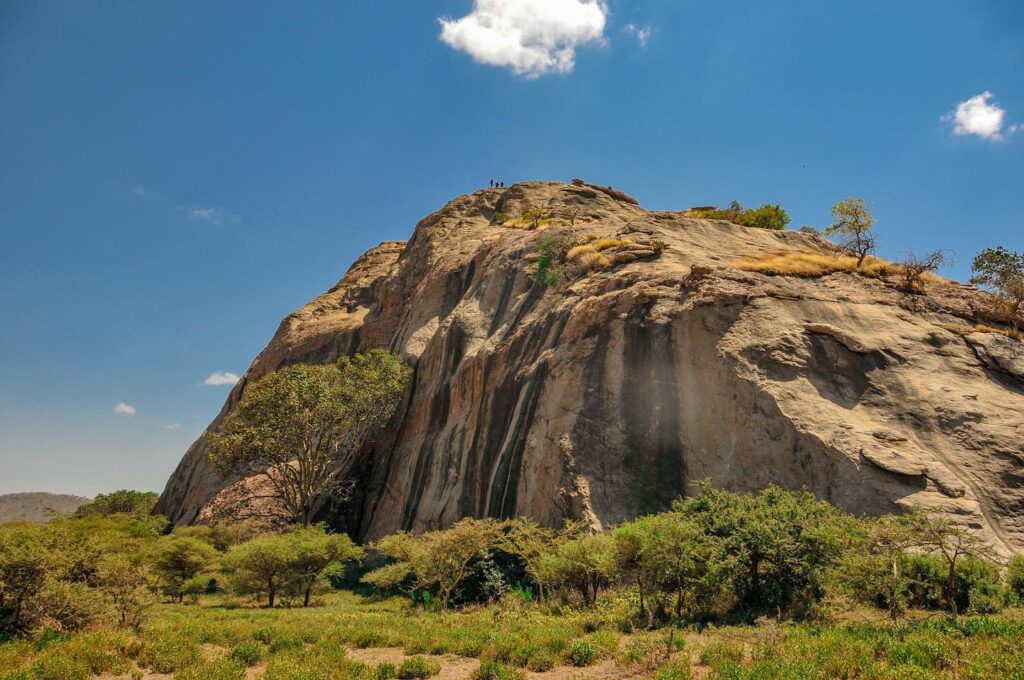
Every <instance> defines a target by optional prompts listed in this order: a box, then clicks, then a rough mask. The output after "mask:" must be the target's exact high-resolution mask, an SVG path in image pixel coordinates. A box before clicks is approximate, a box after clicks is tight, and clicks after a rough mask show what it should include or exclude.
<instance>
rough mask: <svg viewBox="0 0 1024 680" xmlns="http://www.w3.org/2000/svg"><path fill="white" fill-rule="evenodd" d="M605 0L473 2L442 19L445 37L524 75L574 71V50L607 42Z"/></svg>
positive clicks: (490, 62) (455, 45)
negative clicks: (466, 11)
mask: <svg viewBox="0 0 1024 680" xmlns="http://www.w3.org/2000/svg"><path fill="white" fill-rule="evenodd" d="M607 16H608V10H607V8H606V7H605V4H604V2H603V0H474V2H473V9H472V11H470V13H469V14H467V15H466V16H464V17H462V18H461V19H439V21H440V22H441V41H442V42H444V43H445V44H447V45H448V46H450V47H451V48H453V49H456V50H461V51H463V52H465V53H467V54H469V55H470V56H471V57H473V59H474V60H475V61H476V62H478V63H481V64H487V65H490V66H502V67H505V68H510V69H512V72H513V73H515V74H516V75H519V76H524V77H526V78H536V77H538V76H542V75H544V74H545V73H571V72H572V69H573V67H574V66H575V62H576V48H578V47H582V46H584V45H589V44H603V43H604V42H605V39H604V27H605V22H606V21H607Z"/></svg>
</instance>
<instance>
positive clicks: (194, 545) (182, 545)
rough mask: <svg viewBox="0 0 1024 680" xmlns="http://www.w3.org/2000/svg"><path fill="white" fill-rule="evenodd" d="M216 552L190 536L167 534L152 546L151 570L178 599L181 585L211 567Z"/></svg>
mask: <svg viewBox="0 0 1024 680" xmlns="http://www.w3.org/2000/svg"><path fill="white" fill-rule="evenodd" d="M218 556H219V553H218V552H217V551H216V550H215V549H214V548H213V547H212V546H210V545H209V544H208V543H206V542H204V541H201V540H199V539H198V538H194V537H191V536H173V535H172V536H168V537H167V538H164V539H161V540H160V541H159V542H158V543H157V544H156V545H155V546H154V547H153V556H152V569H153V573H154V575H155V576H156V577H157V578H158V579H159V581H160V583H161V585H163V587H164V591H165V592H166V593H167V594H168V595H170V596H171V597H174V598H177V599H178V601H179V602H181V601H183V600H184V599H185V592H184V590H183V588H182V587H183V585H184V584H185V583H186V582H187V581H189V579H191V578H193V577H195V576H198V575H199V574H201V573H203V572H205V571H208V570H209V569H211V568H212V567H213V566H214V563H215V562H216V560H217V558H218Z"/></svg>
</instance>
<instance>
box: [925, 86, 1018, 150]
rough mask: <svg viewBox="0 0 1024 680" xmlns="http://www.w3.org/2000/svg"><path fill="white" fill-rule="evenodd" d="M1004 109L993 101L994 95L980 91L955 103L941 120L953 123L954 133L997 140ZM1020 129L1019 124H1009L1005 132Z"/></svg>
mask: <svg viewBox="0 0 1024 680" xmlns="http://www.w3.org/2000/svg"><path fill="white" fill-rule="evenodd" d="M1005 118H1006V111H1005V110H1004V109H1002V108H1000V107H999V105H998V104H996V103H995V95H994V94H992V93H991V92H982V93H981V94H979V95H976V96H974V97H971V98H970V99H968V100H966V101H962V102H960V103H959V104H957V106H956V109H954V110H953V111H950V112H949V113H947V114H946V115H945V116H943V117H942V120H943V121H944V122H946V123H952V124H953V134H954V135H974V136H976V137H981V138H982V139H988V140H990V141H993V142H998V141H1000V140H1002V139H1003V120H1004V119H1005ZM1019 129H1021V126H1020V125H1011V126H1010V127H1009V128H1008V130H1007V132H1008V134H1012V133H1014V132H1016V131H1017V130H1019Z"/></svg>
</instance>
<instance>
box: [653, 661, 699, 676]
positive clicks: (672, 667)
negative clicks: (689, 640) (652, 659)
mask: <svg viewBox="0 0 1024 680" xmlns="http://www.w3.org/2000/svg"><path fill="white" fill-rule="evenodd" d="M691 677H692V675H691V673H690V664H688V663H686V662H685V661H670V662H668V663H667V664H665V665H664V666H662V667H661V668H659V669H658V672H657V673H655V674H654V680H690V678H691Z"/></svg>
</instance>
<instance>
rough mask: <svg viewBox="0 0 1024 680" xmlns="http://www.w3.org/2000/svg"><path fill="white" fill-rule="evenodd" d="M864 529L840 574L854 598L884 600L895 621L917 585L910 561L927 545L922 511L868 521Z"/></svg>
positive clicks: (872, 602) (872, 601)
mask: <svg viewBox="0 0 1024 680" xmlns="http://www.w3.org/2000/svg"><path fill="white" fill-rule="evenodd" d="M862 531H863V536H862V537H861V540H859V541H857V542H856V543H855V545H854V547H853V549H851V550H848V551H847V552H846V554H845V555H844V556H843V560H842V565H841V568H840V570H839V576H840V578H841V580H842V582H843V584H844V585H845V586H846V587H847V589H848V591H849V593H850V594H851V595H852V596H853V598H854V599H856V600H859V601H862V602H866V603H868V604H877V603H878V602H879V601H882V602H883V603H884V604H885V606H886V607H887V608H888V610H889V617H890V618H891V619H892V622H893V623H896V622H897V620H898V619H899V617H900V615H901V614H902V613H903V612H904V611H905V609H906V607H907V603H908V602H909V601H910V599H911V598H912V597H913V594H914V587H915V586H916V585H917V584H918V581H917V579H916V578H915V575H914V572H913V570H912V569H910V568H908V566H909V565H908V560H909V559H910V555H911V553H912V552H913V551H915V550H920V549H921V547H922V546H923V545H924V544H925V537H924V534H923V532H922V525H921V515H920V512H919V511H917V510H911V511H909V512H908V513H906V514H903V515H886V516H883V517H879V518H877V519H873V520H867V521H866V522H865V523H864V524H863V526H862Z"/></svg>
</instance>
